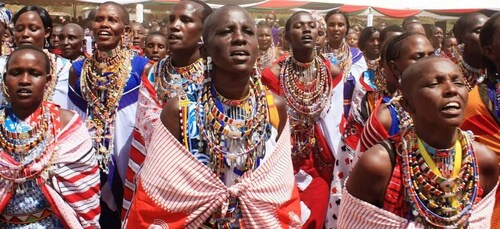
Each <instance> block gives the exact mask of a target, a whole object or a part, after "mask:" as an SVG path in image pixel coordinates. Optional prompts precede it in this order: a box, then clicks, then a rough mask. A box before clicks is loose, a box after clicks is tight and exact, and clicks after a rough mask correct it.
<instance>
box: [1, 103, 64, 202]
mask: <svg viewBox="0 0 500 229" xmlns="http://www.w3.org/2000/svg"><path fill="white" fill-rule="evenodd" d="M46 106H47V107H46ZM7 112H9V113H10V114H7ZM54 112H58V111H57V109H56V108H55V107H54V106H53V105H52V106H48V105H44V104H42V106H41V108H40V110H38V111H37V112H35V113H34V114H32V116H30V117H31V118H32V120H31V121H27V122H23V121H20V120H19V119H18V118H17V117H15V115H13V114H12V110H11V108H10V106H6V107H5V108H4V109H3V110H2V111H0V146H1V147H2V150H3V151H4V152H3V153H2V156H1V157H0V182H2V183H7V184H9V186H11V187H12V190H10V192H13V191H15V192H16V193H17V194H24V193H25V192H26V191H27V189H28V188H27V187H25V183H26V182H27V181H29V180H34V179H37V178H40V177H41V178H42V179H44V180H47V179H48V177H49V173H50V171H52V169H53V168H52V166H53V164H54V162H55V160H56V157H57V150H58V146H57V141H56V135H57V131H58V129H59V122H58V120H57V119H55V118H54V116H53V115H52V113H54ZM7 115H8V118H7V117H6V116H7ZM7 122H9V124H7ZM7 125H10V127H8V126H7ZM18 125H19V126H18ZM26 125H29V127H26ZM12 129H14V131H12ZM5 154H8V155H9V156H10V157H11V158H12V159H10V158H9V156H7V155H5ZM13 161H15V162H13Z"/></svg>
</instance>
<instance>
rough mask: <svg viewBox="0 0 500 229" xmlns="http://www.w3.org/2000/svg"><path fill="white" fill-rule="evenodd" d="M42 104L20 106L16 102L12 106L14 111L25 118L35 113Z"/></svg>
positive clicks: (22, 118) (19, 116)
mask: <svg viewBox="0 0 500 229" xmlns="http://www.w3.org/2000/svg"><path fill="white" fill-rule="evenodd" d="M41 106H42V104H41V103H40V104H38V105H37V106H33V107H29V108H20V107H17V106H15V105H14V104H12V105H11V108H12V113H14V115H16V117H18V118H19V119H21V120H25V119H26V118H28V117H29V116H30V115H31V114H33V113H35V111H36V110H38V109H39V108H40V107H41Z"/></svg>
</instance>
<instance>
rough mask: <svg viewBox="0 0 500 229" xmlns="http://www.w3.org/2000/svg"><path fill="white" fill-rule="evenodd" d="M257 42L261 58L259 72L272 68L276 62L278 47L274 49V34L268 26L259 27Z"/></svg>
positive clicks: (259, 59) (258, 60) (258, 63)
mask: <svg viewBox="0 0 500 229" xmlns="http://www.w3.org/2000/svg"><path fill="white" fill-rule="evenodd" d="M257 42H258V44H259V58H257V66H258V67H259V70H261V71H262V70H264V68H266V67H268V66H271V64H273V63H274V61H275V60H276V47H274V42H273V33H272V30H271V27H269V26H268V25H267V24H263V25H258V26H257Z"/></svg>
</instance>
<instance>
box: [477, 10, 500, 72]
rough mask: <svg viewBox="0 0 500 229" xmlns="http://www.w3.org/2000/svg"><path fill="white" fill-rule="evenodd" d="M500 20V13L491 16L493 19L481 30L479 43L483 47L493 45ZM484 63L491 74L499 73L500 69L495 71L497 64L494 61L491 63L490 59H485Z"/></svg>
mask: <svg viewBox="0 0 500 229" xmlns="http://www.w3.org/2000/svg"><path fill="white" fill-rule="evenodd" d="M499 18H500V12H498V13H495V14H493V15H491V17H490V18H489V19H488V20H487V21H486V22H485V23H484V25H483V27H482V28H481V33H480V34H479V42H480V43H481V47H484V46H487V45H491V43H493V36H494V34H495V31H496V30H497V29H500V28H499V26H498V25H499V24H500V23H499V22H497V21H498V20H499ZM494 52H495V51H494ZM483 63H485V65H486V68H487V69H488V70H489V71H490V72H497V71H498V69H495V68H496V67H495V63H493V61H491V60H490V59H488V58H486V57H484V58H483Z"/></svg>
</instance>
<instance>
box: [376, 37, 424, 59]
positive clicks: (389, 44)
mask: <svg viewBox="0 0 500 229" xmlns="http://www.w3.org/2000/svg"><path fill="white" fill-rule="evenodd" d="M411 36H423V37H425V35H423V34H421V33H415V32H405V33H403V34H401V35H399V36H394V37H391V38H390V39H389V40H387V41H386V42H384V44H383V45H382V50H384V51H382V52H381V53H380V60H381V61H383V63H385V64H387V65H388V64H389V62H391V61H393V60H396V59H398V58H399V56H400V55H401V47H402V45H403V42H404V41H405V40H406V38H408V37H411ZM426 39H427V38H426ZM384 46H385V47H384Z"/></svg>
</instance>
